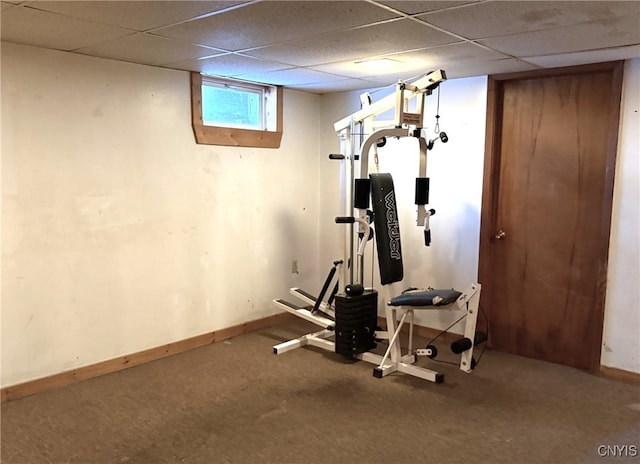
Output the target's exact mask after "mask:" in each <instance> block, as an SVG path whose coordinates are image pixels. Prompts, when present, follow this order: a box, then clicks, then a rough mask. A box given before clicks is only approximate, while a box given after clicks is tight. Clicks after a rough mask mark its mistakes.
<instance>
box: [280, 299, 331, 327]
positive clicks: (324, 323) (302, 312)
mask: <svg viewBox="0 0 640 464" xmlns="http://www.w3.org/2000/svg"><path fill="white" fill-rule="evenodd" d="M272 303H273V305H274V306H275V307H276V308H280V309H284V310H285V311H287V312H289V313H291V314H295V315H296V316H298V317H300V318H302V319H304V320H307V321H309V322H313V323H314V324H316V325H318V326H320V327H324V328H328V327H333V326H334V325H335V322H334V321H332V320H331V319H328V318H326V317H322V316H318V315H317V314H312V313H311V311H309V310H308V309H305V308H298V307H296V306H295V305H293V304H292V303H289V302H288V301H285V300H281V299H277V300H273V301H272Z"/></svg>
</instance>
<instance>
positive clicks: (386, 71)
mask: <svg viewBox="0 0 640 464" xmlns="http://www.w3.org/2000/svg"><path fill="white" fill-rule="evenodd" d="M381 58H382V57H381ZM384 58H387V59H389V60H392V61H393V62H395V63H393V62H392V63H391V65H390V66H389V67H385V68H382V69H375V70H372V69H371V68H369V67H367V64H366V63H357V62H355V61H353V60H347V61H341V62H338V63H330V64H325V65H319V66H314V67H313V69H316V70H318V71H324V72H330V73H334V74H341V75H344V76H349V77H355V78H367V77H373V76H400V77H399V78H400V79H406V78H407V77H409V76H415V75H418V74H423V73H426V72H428V71H430V70H433V69H440V68H443V67H444V66H445V65H446V64H448V63H452V62H456V61H460V60H469V59H476V60H479V59H485V60H498V59H502V58H506V57H505V56H504V55H503V54H501V53H498V52H494V51H491V50H487V49H485V48H483V47H480V46H478V45H474V44H472V43H466V42H460V43H456V44H449V45H443V46H440V47H432V48H426V49H422V50H415V51H411V52H406V53H395V54H390V55H384Z"/></svg>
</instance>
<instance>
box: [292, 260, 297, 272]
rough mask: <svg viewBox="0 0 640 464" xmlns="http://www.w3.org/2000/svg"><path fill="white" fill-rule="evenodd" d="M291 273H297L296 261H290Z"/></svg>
mask: <svg viewBox="0 0 640 464" xmlns="http://www.w3.org/2000/svg"><path fill="white" fill-rule="evenodd" d="M291 274H298V261H296V260H295V259H294V260H293V261H291Z"/></svg>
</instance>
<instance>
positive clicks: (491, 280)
mask: <svg viewBox="0 0 640 464" xmlns="http://www.w3.org/2000/svg"><path fill="white" fill-rule="evenodd" d="M621 86H622V63H621V62H617V63H606V64H602V65H591V66H584V67H575V68H563V69H556V70H547V71H544V72H542V73H533V74H517V75H511V76H496V77H494V78H490V82H489V104H488V117H487V121H488V124H487V129H488V130H487V151H486V161H485V183H484V192H483V208H482V210H483V213H482V225H481V243H480V248H481V254H480V276H479V277H480V282H481V283H482V284H483V298H482V306H483V308H484V309H485V312H486V313H487V314H488V318H489V324H490V346H491V348H493V349H496V350H501V351H506V352H509V353H514V354H518V355H522V356H526V357H531V358H536V359H541V360H545V361H551V362H556V363H560V364H565V365H569V366H573V367H577V368H580V369H585V370H589V371H596V370H598V369H599V365H600V350H601V342H602V327H603V317H604V297H605V287H606V270H607V254H608V244H609V229H610V220H611V200H612V192H613V173H614V167H615V152H616V143H617V132H618V116H619V106H620V95H621Z"/></svg>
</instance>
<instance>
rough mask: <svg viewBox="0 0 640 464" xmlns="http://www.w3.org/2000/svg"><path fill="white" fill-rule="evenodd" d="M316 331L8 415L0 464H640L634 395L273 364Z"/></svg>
mask: <svg viewBox="0 0 640 464" xmlns="http://www.w3.org/2000/svg"><path fill="white" fill-rule="evenodd" d="M314 330H315V326H313V325H311V324H308V323H306V322H304V321H302V320H294V321H290V322H287V323H285V324H281V325H278V326H274V327H271V328H268V329H264V330H261V331H259V332H255V333H251V334H248V335H244V336H242V337H238V338H234V339H231V340H228V341H226V342H220V343H217V344H215V345H210V346H207V347H204V348H200V349H196V350H192V351H189V352H186V353H182V354H179V355H175V356H172V357H169V358H166V359H163V360H159V361H154V362H151V363H148V364H145V365H142V366H138V367H135V368H131V369H128V370H125V371H121V372H117V373H114V374H110V375H106V376H102V377H100V378H95V379H91V380H87V381H84V382H80V383H77V384H74V385H71V386H68V387H64V388H60V389H56V390H51V391H48V392H45V393H41V394H39V395H35V396H31V397H27V398H23V399H21V400H17V401H13V402H9V403H6V404H4V405H2V416H1V421H2V429H1V432H2V435H1V436H0V439H1V441H2V443H1V445H2V446H1V453H2V454H1V455H0V456H1V462H2V463H3V464H43V463H52V464H62V463H80V464H103V463H104V464H112V463H113V464H119V463H131V464H133V463H136V464H137V463H139V464H143V463H145V464H146V463H149V464H162V463H188V464H205V463H206V464H211V463H332V464H340V463H350V464H351V463H368V464H371V463H398V464H399V463H442V464H445V463H460V464H462V463H465V464H467V463H473V464H478V463H491V464H493V463H496V464H497V463H509V464H514V463H516V464H517V463H525V464H526V463H607V462H616V463H621V462H635V463H638V462H640V387H638V386H635V385H630V384H626V383H621V382H617V381H613V380H609V379H604V378H600V377H597V376H593V375H590V374H588V373H585V372H581V371H578V370H575V369H572V368H568V367H564V366H559V365H555V364H550V363H545V362H540V361H535V360H530V359H525V358H521V357H517V356H513V355H509V354H504V353H499V352H494V351H486V352H485V353H484V355H483V357H482V359H481V362H480V364H479V365H478V367H477V369H476V370H475V372H474V373H472V374H465V373H464V372H462V371H460V370H458V369H457V368H456V367H455V366H452V365H449V364H433V361H430V360H426V361H424V363H425V364H428V363H431V364H432V365H435V366H436V367H437V368H438V369H439V370H440V371H441V372H443V373H444V374H445V381H444V383H442V384H433V383H430V382H427V381H424V380H420V379H417V378H413V377H409V376H407V375H404V374H399V373H396V374H392V375H391V376H388V377H385V378H383V379H376V378H374V377H373V376H372V367H373V366H372V365H371V364H368V363H365V362H353V361H348V360H345V359H343V358H341V357H340V356H338V355H335V354H334V353H330V352H327V351H323V350H320V349H316V348H302V349H297V350H294V351H291V352H288V353H284V354H281V355H279V356H276V355H274V354H273V353H272V345H274V344H277V343H279V342H281V341H284V340H288V339H290V338H294V337H298V336H300V335H302V334H304V333H307V332H310V331H314ZM440 351H441V352H443V351H445V350H444V349H441V350H440ZM454 359H455V358H451V360H454ZM421 362H422V361H421ZM623 445H625V446H627V448H620V447H621V446H623ZM607 446H608V447H609V448H607ZM616 446H617V448H615V447H616ZM634 447H635V449H637V450H638V451H637V452H636V453H635V454H636V456H635V457H633V456H631V455H633V454H634V453H633V449H634ZM614 449H615V450H618V451H619V453H618V454H626V455H627V456H623V457H619V456H613V454H614V452H613V451H612V450H614ZM622 449H626V450H627V451H625V452H621V453H620V450H622ZM603 454H604V455H606V454H608V456H602V455H603Z"/></svg>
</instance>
